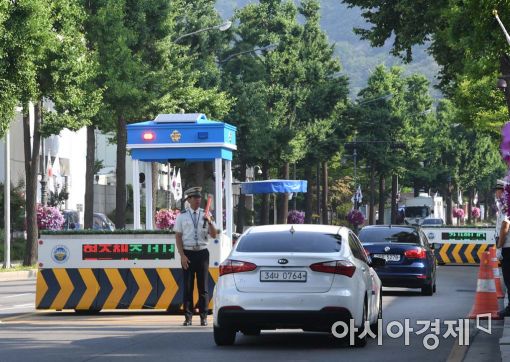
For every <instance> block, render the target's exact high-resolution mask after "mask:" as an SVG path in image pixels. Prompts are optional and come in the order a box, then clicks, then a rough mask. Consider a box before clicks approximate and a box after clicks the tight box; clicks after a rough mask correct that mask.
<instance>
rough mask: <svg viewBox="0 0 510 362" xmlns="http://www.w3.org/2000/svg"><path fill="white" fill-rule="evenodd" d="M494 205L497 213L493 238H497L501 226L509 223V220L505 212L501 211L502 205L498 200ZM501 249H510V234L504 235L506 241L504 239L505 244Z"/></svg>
mask: <svg viewBox="0 0 510 362" xmlns="http://www.w3.org/2000/svg"><path fill="white" fill-rule="evenodd" d="M496 205H497V207H498V213H497V216H496V234H495V237H496V238H499V234H500V232H501V226H502V225H503V223H504V222H507V223H510V219H509V218H508V216H507V215H506V213H505V210H503V205H502V204H501V202H500V201H499V200H498V202H497V203H496ZM503 248H510V232H509V233H508V234H507V235H506V239H505V243H504V244H503Z"/></svg>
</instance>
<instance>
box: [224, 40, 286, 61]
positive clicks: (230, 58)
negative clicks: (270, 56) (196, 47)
mask: <svg viewBox="0 0 510 362" xmlns="http://www.w3.org/2000/svg"><path fill="white" fill-rule="evenodd" d="M277 46H278V44H269V45H266V46H264V47H260V48H255V49H250V50H245V51H242V52H239V53H234V54H230V55H229V56H228V57H226V58H225V59H222V60H219V61H218V63H219V64H223V63H226V62H228V61H229V60H232V59H233V58H236V57H238V56H240V55H244V54H250V53H256V52H258V51H268V52H269V51H271V50H274V49H276V47H277Z"/></svg>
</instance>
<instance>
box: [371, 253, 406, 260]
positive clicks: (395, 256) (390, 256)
mask: <svg viewBox="0 0 510 362" xmlns="http://www.w3.org/2000/svg"><path fill="white" fill-rule="evenodd" d="M373 256H375V257H376V258H382V259H384V260H386V261H400V255H398V254H374V255H373Z"/></svg>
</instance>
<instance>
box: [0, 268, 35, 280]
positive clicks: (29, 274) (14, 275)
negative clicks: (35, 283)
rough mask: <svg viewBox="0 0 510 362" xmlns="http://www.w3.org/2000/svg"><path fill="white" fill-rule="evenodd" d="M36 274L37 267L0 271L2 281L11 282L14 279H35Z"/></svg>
mask: <svg viewBox="0 0 510 362" xmlns="http://www.w3.org/2000/svg"><path fill="white" fill-rule="evenodd" d="M36 276H37V269H30V270H19V271H12V272H0V282H10V281H14V280H29V279H35V278H36Z"/></svg>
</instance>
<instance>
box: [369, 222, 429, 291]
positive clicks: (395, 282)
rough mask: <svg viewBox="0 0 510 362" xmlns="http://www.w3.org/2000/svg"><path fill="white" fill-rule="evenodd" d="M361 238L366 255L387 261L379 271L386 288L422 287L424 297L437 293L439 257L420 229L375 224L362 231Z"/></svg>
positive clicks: (377, 270) (378, 273)
mask: <svg viewBox="0 0 510 362" xmlns="http://www.w3.org/2000/svg"><path fill="white" fill-rule="evenodd" d="M359 239H360V240H361V243H362V244H363V247H364V248H365V250H366V252H367V254H369V255H370V256H371V257H373V256H375V257H379V258H383V259H385V260H386V265H385V266H383V267H379V268H377V269H376V272H377V275H378V276H379V278H380V279H381V281H382V284H383V286H386V287H404V288H421V292H422V294H423V295H432V294H433V293H434V292H435V291H436V258H435V256H434V251H433V250H432V248H431V247H430V245H429V242H428V240H427V237H426V236H425V234H424V233H423V231H421V230H420V229H419V228H417V227H414V226H401V225H377V226H376V225H374V226H366V227H364V228H363V229H361V231H360V233H359Z"/></svg>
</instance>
